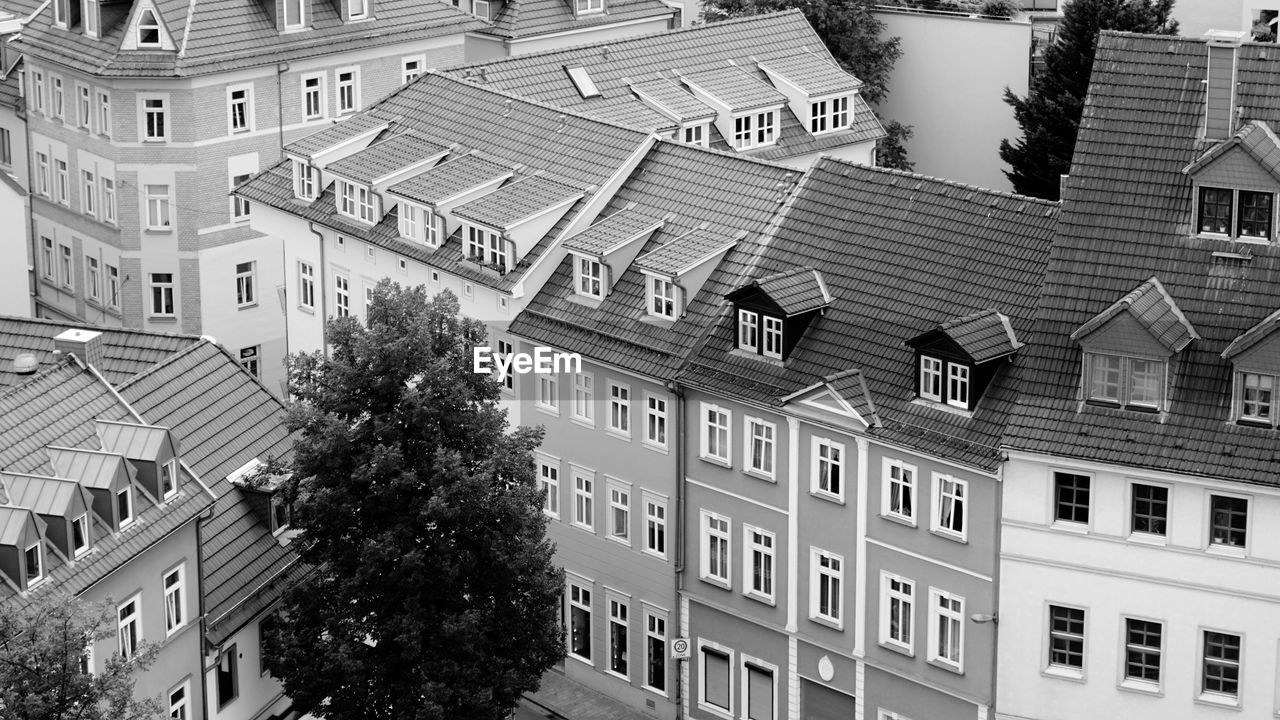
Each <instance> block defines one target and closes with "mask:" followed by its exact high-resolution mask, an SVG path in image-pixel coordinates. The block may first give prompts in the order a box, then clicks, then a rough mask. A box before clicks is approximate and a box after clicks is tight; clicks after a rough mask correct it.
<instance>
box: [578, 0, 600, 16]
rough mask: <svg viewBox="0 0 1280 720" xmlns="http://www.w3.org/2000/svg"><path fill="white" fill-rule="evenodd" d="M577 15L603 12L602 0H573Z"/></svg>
mask: <svg viewBox="0 0 1280 720" xmlns="http://www.w3.org/2000/svg"><path fill="white" fill-rule="evenodd" d="M574 7H575V8H577V11H578V14H579V15H587V14H589V13H598V12H604V0H574Z"/></svg>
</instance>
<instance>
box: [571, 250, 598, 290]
mask: <svg viewBox="0 0 1280 720" xmlns="http://www.w3.org/2000/svg"><path fill="white" fill-rule="evenodd" d="M576 258H577V263H575V264H574V268H575V269H576V274H577V281H576V282H575V284H574V285H575V287H577V289H578V294H579V295H582V296H584V297H589V298H595V299H597V300H600V299H603V298H604V281H603V278H604V266H603V265H601V264H600V262H599V261H597V260H594V259H592V258H588V257H582V256H576Z"/></svg>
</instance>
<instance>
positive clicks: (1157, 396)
mask: <svg viewBox="0 0 1280 720" xmlns="http://www.w3.org/2000/svg"><path fill="white" fill-rule="evenodd" d="M1166 367H1167V363H1165V362H1164V361H1163V360H1151V359H1145V358H1137V357H1128V356H1124V355H1109V354H1103V353H1085V372H1086V375H1087V377H1086V382H1087V383H1088V385H1087V387H1088V388H1089V400H1090V402H1095V403H1102V404H1107V405H1118V406H1121V407H1127V408H1132V409H1137V410H1159V409H1160V408H1161V407H1162V406H1163V394H1164V393H1163V388H1164V378H1165V369H1166Z"/></svg>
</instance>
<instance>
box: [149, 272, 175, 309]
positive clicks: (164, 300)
mask: <svg viewBox="0 0 1280 720" xmlns="http://www.w3.org/2000/svg"><path fill="white" fill-rule="evenodd" d="M151 314H152V315H161V316H172V315H173V314H174V312H173V273H151Z"/></svg>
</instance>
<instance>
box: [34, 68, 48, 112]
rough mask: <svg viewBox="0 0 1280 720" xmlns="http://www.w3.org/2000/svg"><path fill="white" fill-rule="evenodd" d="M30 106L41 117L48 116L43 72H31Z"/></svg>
mask: <svg viewBox="0 0 1280 720" xmlns="http://www.w3.org/2000/svg"><path fill="white" fill-rule="evenodd" d="M31 106H32V107H34V108H35V110H36V112H38V113H40V114H41V115H46V116H47V115H48V112H47V111H48V108H47V106H46V104H45V83H44V72H43V71H41V70H34V69H33V70H32V71H31Z"/></svg>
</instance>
